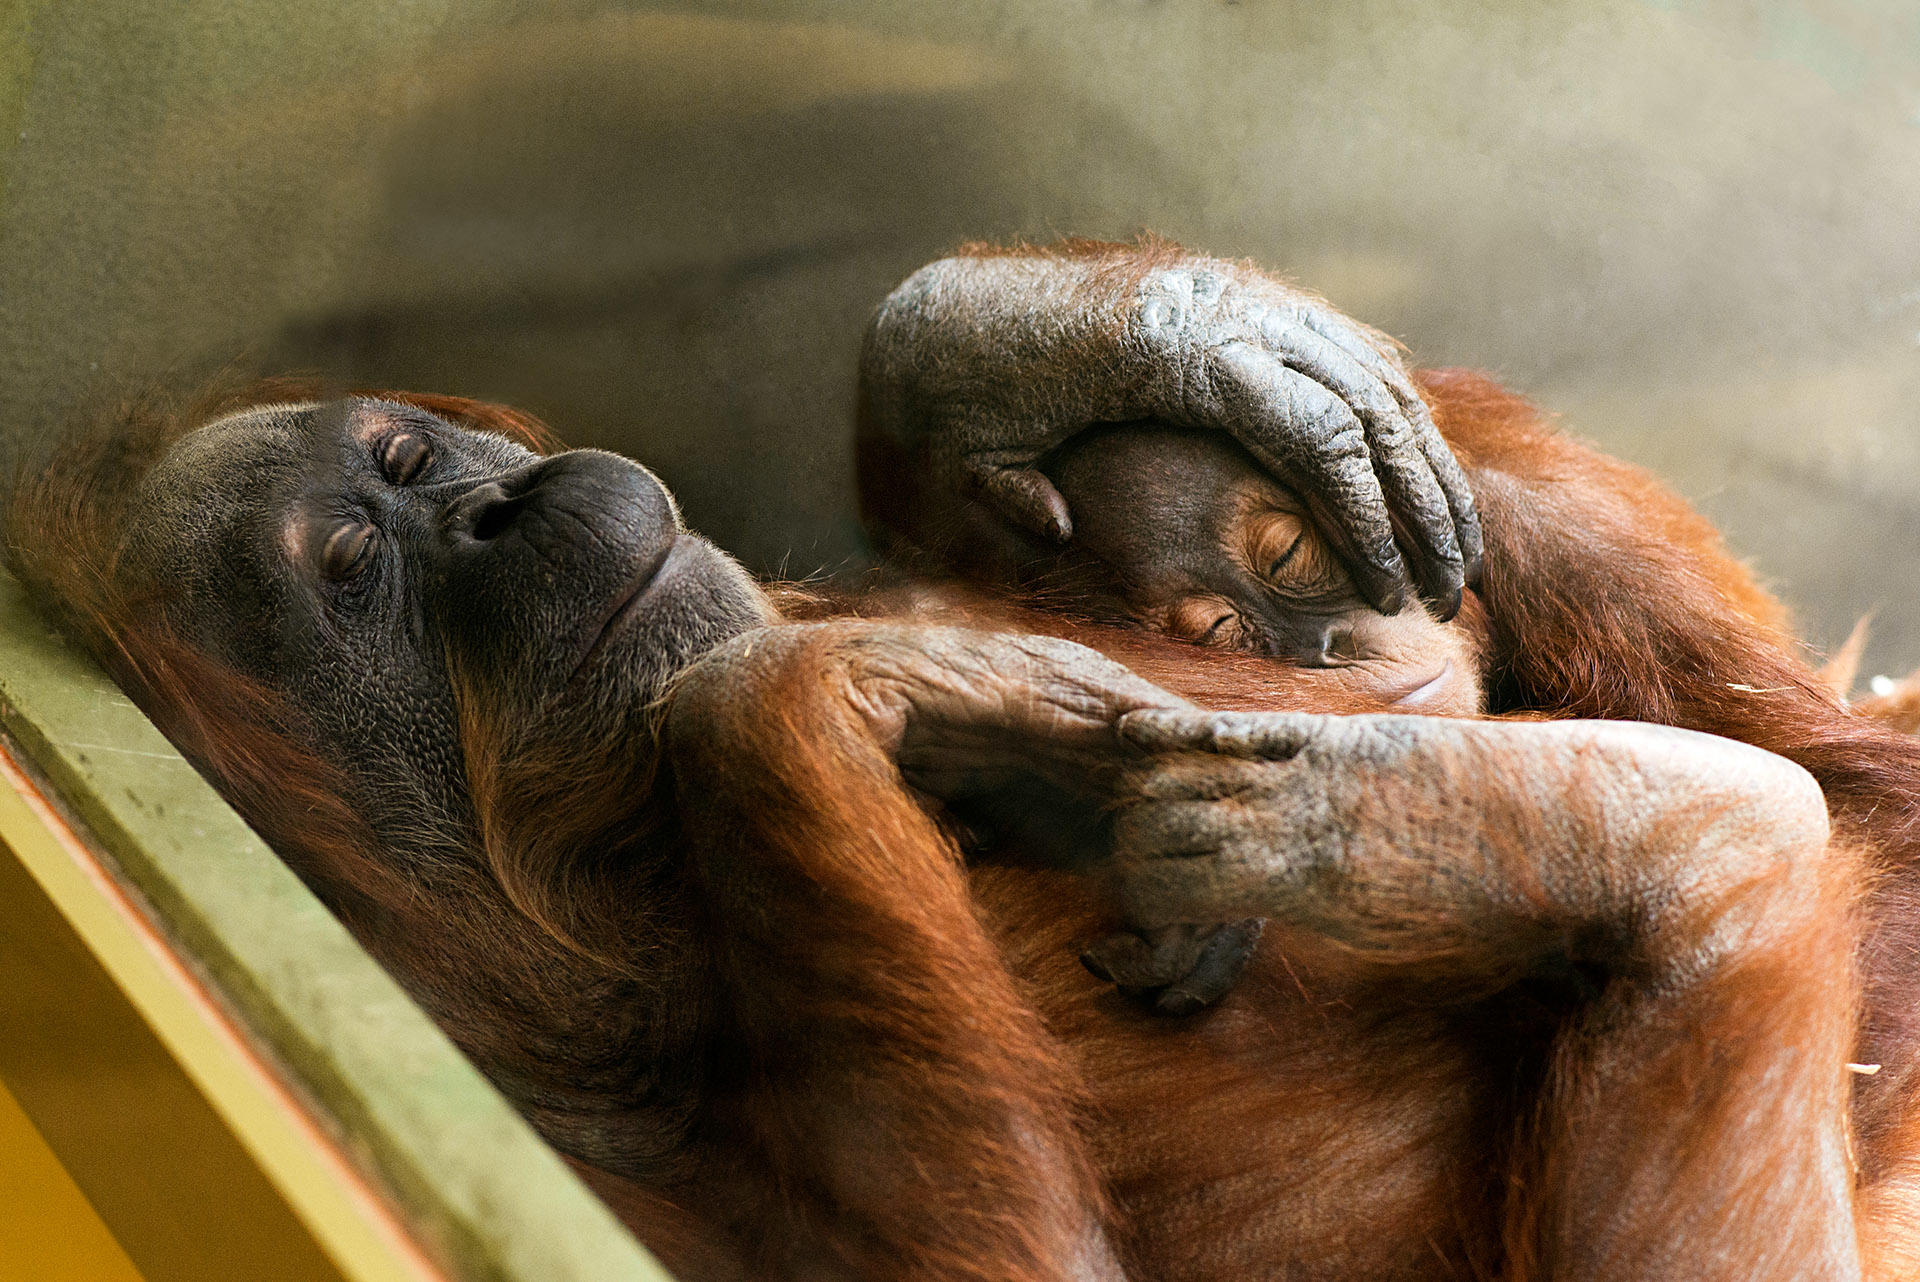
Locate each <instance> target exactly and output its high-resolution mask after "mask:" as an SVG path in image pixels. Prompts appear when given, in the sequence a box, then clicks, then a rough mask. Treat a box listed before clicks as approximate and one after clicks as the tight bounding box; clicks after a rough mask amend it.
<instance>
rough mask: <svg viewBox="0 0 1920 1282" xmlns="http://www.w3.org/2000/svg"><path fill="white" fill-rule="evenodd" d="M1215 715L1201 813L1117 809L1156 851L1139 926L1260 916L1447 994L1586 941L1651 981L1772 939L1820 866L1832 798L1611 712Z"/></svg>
mask: <svg viewBox="0 0 1920 1282" xmlns="http://www.w3.org/2000/svg"><path fill="white" fill-rule="evenodd" d="M1144 715H1147V716H1154V715H1155V714H1144ZM1165 719H1166V720H1169V721H1182V720H1184V721H1187V722H1192V721H1194V720H1196V719H1195V718H1192V717H1187V716H1185V715H1184V714H1173V715H1172V716H1170V717H1167V718H1165ZM1130 720H1134V721H1137V720H1139V718H1133V719H1130ZM1208 725H1209V727H1210V728H1209V731H1208V733H1209V734H1210V735H1212V736H1213V738H1212V739H1211V740H1210V742H1211V743H1213V744H1214V745H1215V755H1213V756H1200V757H1197V758H1196V759H1195V760H1194V761H1193V762H1192V763H1190V765H1189V766H1188V767H1187V769H1188V771H1189V773H1188V774H1187V775H1186V776H1184V777H1180V778H1178V779H1177V780H1176V781H1175V783H1174V784H1172V785H1171V786H1174V787H1177V788H1180V789H1184V790H1185V792H1184V793H1183V795H1188V796H1191V797H1193V798H1194V799H1195V801H1196V804H1194V805H1192V806H1191V807H1189V808H1182V807H1180V806H1177V805H1166V804H1159V805H1156V806H1154V807H1152V808H1143V809H1141V810H1139V811H1138V813H1136V812H1134V811H1133V810H1131V809H1128V808H1123V809H1122V811H1121V815H1120V820H1119V825H1118V832H1117V835H1116V842H1117V845H1118V848H1119V849H1120V850H1121V851H1122V852H1127V851H1149V852H1155V854H1154V857H1151V858H1146V859H1141V860H1138V861H1137V862H1135V864H1134V865H1133V866H1130V867H1126V868H1124V875H1123V877H1122V879H1121V885H1122V886H1123V888H1124V892H1125V894H1126V895H1127V897H1128V909H1129V914H1130V916H1131V917H1132V919H1133V920H1135V921H1136V922H1137V923H1139V924H1141V925H1144V926H1149V927H1154V926H1160V925H1164V924H1169V923H1172V922H1177V921H1219V920H1228V919H1232V918H1236V917H1243V916H1247V915H1250V914H1258V915H1263V916H1268V917H1271V918H1273V919H1274V920H1275V922H1276V924H1281V925H1284V926H1286V927H1288V928H1290V929H1292V930H1295V931H1298V932H1300V933H1301V934H1302V935H1303V936H1308V937H1313V938H1319V939H1323V940H1325V941H1327V942H1328V943H1330V944H1331V945H1332V946H1334V947H1336V948H1337V949H1339V950H1341V951H1342V952H1344V953H1345V954H1346V955H1347V956H1348V957H1350V958H1351V959H1352V960H1353V961H1354V962H1355V963H1357V964H1360V965H1363V966H1374V965H1379V966H1384V967H1387V968H1392V969H1406V968H1413V969H1418V970H1424V971H1427V972H1430V973H1431V974H1432V975H1433V976H1434V977H1435V978H1438V979H1441V980H1442V981H1443V982H1453V981H1454V980H1459V979H1468V980H1477V981H1480V982H1483V983H1485V984H1489V985H1492V986H1495V987H1497V986H1498V985H1500V984H1501V983H1504V982H1507V981H1509V980H1511V979H1512V978H1514V977H1515V976H1516V975H1517V974H1519V973H1524V972H1526V971H1527V970H1528V969H1530V968H1532V967H1534V966H1537V965H1539V964H1540V963H1541V962H1542V961H1544V960H1546V959H1547V958H1548V957H1549V956H1552V955H1556V954H1564V953H1567V952H1569V951H1570V950H1571V951H1579V950H1582V949H1584V950H1587V951H1589V952H1590V953H1591V954H1592V955H1591V956H1589V957H1586V958H1584V959H1578V960H1586V961H1590V962H1592V963H1594V964H1599V965H1605V966H1608V967H1610V968H1613V969H1615V970H1617V971H1619V972H1620V973H1626V972H1628V971H1635V972H1637V973H1638V974H1640V975H1641V977H1643V978H1649V979H1651V978H1652V977H1655V976H1656V975H1659V976H1668V975H1670V974H1671V973H1673V972H1677V971H1681V970H1688V969H1695V970H1697V969H1704V968H1706V967H1709V966H1710V965H1712V964H1713V959H1714V958H1715V957H1716V956H1718V955H1720V954H1721V953H1724V952H1725V951H1727V950H1728V949H1729V948H1731V947H1734V946H1735V945H1736V944H1737V945H1738V946H1740V947H1751V946H1755V945H1756V944H1758V943H1760V942H1763V940H1764V938H1765V937H1766V936H1767V935H1768V934H1769V933H1770V932H1773V931H1774V930H1775V929H1776V926H1777V924H1778V923H1780V922H1786V921H1791V920H1793V919H1795V917H1796V915H1797V913H1798V912H1799V904H1800V901H1801V900H1803V899H1805V898H1806V897H1807V896H1806V892H1807V888H1808V886H1810V885H1812V884H1814V883H1815V882H1817V881H1818V880H1819V879H1820V878H1821V877H1822V876H1824V873H1823V871H1822V869H1823V866H1824V865H1823V863H1822V859H1823V852H1824V851H1825V848H1826V843H1827V826H1826V808H1825V803H1824V800H1823V798H1822V797H1821V795H1820V792H1819V789H1818V788H1817V787H1816V786H1815V785H1814V783H1813V781H1812V780H1811V779H1810V778H1808V777H1807V775H1806V773H1805V772H1804V771H1801V770H1799V769H1798V768H1796V767H1795V766H1793V765H1791V764H1790V763H1788V762H1786V761H1784V760H1781V759H1780V758H1778V757H1775V756H1772V755H1770V754H1766V753H1762V752H1759V751H1756V750H1755V749H1752V748H1749V747H1746V746H1744V745H1739V744H1734V743H1731V742H1728V741H1726V740H1721V739H1715V738H1711V737H1708V736H1704V735H1696V734H1689V733H1684V732H1680V731H1675V730H1671V729H1666V728H1662V727H1654V726H1643V725H1625V724H1618V723H1606V722H1544V723H1542V722H1485V721H1460V720H1454V719H1450V718H1422V717H1395V716H1363V717H1345V718H1341V717H1332V718H1312V717H1281V718H1275V717H1273V716H1271V715H1266V714H1218V715H1216V716H1214V717H1213V718H1212V719H1211V721H1210V722H1209V723H1208ZM1276 735H1277V736H1279V737H1277V738H1276V737H1275V736H1276ZM1195 746H1201V745H1200V744H1196V745H1195ZM1242 754H1250V755H1251V756H1252V757H1254V758H1255V759H1256V760H1258V761H1260V764H1259V765H1258V766H1256V767H1253V768H1251V769H1249V768H1248V766H1246V765H1245V764H1244V763H1237V762H1235V761H1233V760H1232V758H1234V757H1236V756H1239V755H1242ZM1270 755H1272V756H1277V758H1278V759H1275V760H1270V761H1267V760H1261V759H1262V758H1265V757H1267V756H1270ZM1221 756H1224V757H1227V758H1228V759H1229V760H1228V761H1226V762H1224V763H1223V762H1221V761H1220V760H1219V758H1220V757H1221ZM1160 786H1161V787H1163V788H1164V787H1166V786H1169V785H1167V784H1162V785H1160ZM1217 796H1225V797H1230V798H1232V800H1233V802H1234V804H1233V805H1231V806H1219V805H1212V804H1209V799H1211V798H1213V797H1217ZM1156 799H1157V800H1158V799H1159V798H1156ZM1183 851H1192V852H1193V853H1192V854H1191V855H1188V856H1186V857H1166V855H1167V853H1168V852H1171V853H1173V854H1176V855H1177V854H1179V853H1180V852H1183Z"/></svg>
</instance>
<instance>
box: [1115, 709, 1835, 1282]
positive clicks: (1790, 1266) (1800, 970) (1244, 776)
mask: <svg viewBox="0 0 1920 1282" xmlns="http://www.w3.org/2000/svg"><path fill="white" fill-rule="evenodd" d="M1122 733H1123V734H1124V735H1125V736H1126V737H1127V738H1128V739H1129V740H1130V741H1132V742H1135V743H1137V744H1140V745H1141V746H1143V747H1146V748H1149V749H1151V750H1153V751H1155V752H1156V753H1162V754H1164V753H1169V752H1172V751H1175V750H1177V749H1180V748H1188V749H1194V750H1197V751H1198V752H1199V753H1201V754H1202V755H1197V756H1194V757H1192V758H1189V759H1186V760H1184V761H1177V762H1176V761H1171V760H1164V761H1162V763H1161V764H1159V765H1157V766H1156V767H1155V768H1154V770H1153V773H1152V775H1151V777H1150V778H1148V779H1147V780H1145V781H1144V782H1143V784H1142V795H1143V798H1144V804H1141V805H1139V806H1137V807H1135V806H1127V807H1124V808H1123V809H1122V811H1121V814H1120V817H1119V820H1118V823H1117V831H1116V835H1115V839H1116V846H1117V850H1118V852H1119V853H1118V855H1117V856H1116V858H1117V861H1118V862H1117V864H1116V868H1115V881H1116V886H1117V889H1118V893H1119V894H1120V896H1121V898H1122V901H1123V902H1124V904H1125V905H1126V907H1127V910H1128V913H1129V915H1130V917H1131V919H1132V920H1133V921H1134V922H1135V923H1136V924H1138V925H1139V926H1141V927H1144V928H1165V927H1168V926H1170V925H1172V924H1175V923H1179V922H1209V921H1216V920H1220V919H1222V918H1225V917H1232V916H1240V915H1244V914H1248V913H1259V914H1262V915H1266V916H1268V917H1270V918H1271V919H1272V925H1271V926H1270V927H1269V930H1270V931H1278V932H1279V933H1280V935H1281V939H1280V941H1279V943H1278V945H1277V946H1279V947H1283V948H1285V949H1286V950H1287V952H1288V955H1289V956H1290V957H1291V958H1293V960H1294V964H1295V965H1296V966H1303V967H1305V968H1306V969H1307V970H1308V971H1309V972H1311V971H1313V970H1315V969H1316V968H1320V969H1322V970H1323V971H1324V970H1331V971H1337V972H1345V973H1347V974H1349V975H1357V976H1362V977H1365V976H1372V977H1375V978H1378V979H1380V980H1385V981H1391V982H1392V983H1393V984H1395V985H1397V986H1399V987H1400V988H1402V989H1403V990H1405V989H1408V988H1409V987H1410V989H1411V991H1414V992H1426V993H1428V994H1430V1000H1434V1001H1440V1002H1448V1003H1452V1002H1461V1003H1468V1002H1473V1001H1477V1000H1478V999H1479V998H1480V997H1482V996H1485V995H1489V994H1493V993H1496V992H1499V991H1500V990H1502V989H1505V988H1508V987H1510V986H1511V985H1513V984H1514V983H1516V982H1517V981H1520V980H1522V979H1524V978H1527V977H1529V976H1530V975H1537V974H1543V973H1560V972H1564V971H1566V970H1569V969H1572V968H1578V969H1580V970H1582V971H1584V972H1585V973H1586V974H1587V975H1588V976H1589V977H1590V978H1589V981H1588V982H1589V983H1590V984H1592V985H1593V986H1594V988H1595V992H1594V995H1592V996H1590V997H1588V998H1586V999H1584V1000H1582V1001H1579V1002H1577V1003H1575V1004H1574V1005H1573V1006H1572V1007H1571V1008H1570V1011H1569V1014H1568V1015H1567V1017H1566V1022H1565V1024H1564V1025H1563V1027H1562V1028H1561V1030H1560V1031H1559V1033H1558V1035H1557V1036H1556V1038H1555V1041H1554V1044H1553V1049H1552V1056H1551V1062H1550V1068H1549V1070H1548V1072H1547V1075H1546V1078H1545V1080H1544V1082H1543V1084H1542V1086H1541V1088H1540V1089H1541V1093H1540V1097H1539V1099H1538V1101H1537V1103H1536V1105H1535V1107H1534V1118H1535V1120H1534V1123H1533V1127H1532V1133H1531V1134H1530V1135H1529V1136H1528V1137H1527V1139H1526V1141H1525V1142H1524V1143H1523V1144H1522V1146H1521V1150H1520V1165H1519V1166H1518V1167H1517V1168H1516V1170H1515V1172H1514V1174H1513V1177H1512V1178H1513V1179H1514V1181H1515V1187H1516V1190H1517V1192H1516V1194H1515V1201H1514V1203H1513V1205H1511V1206H1510V1207H1509V1226H1510V1227H1509V1232H1508V1240H1509V1242H1510V1244H1511V1245H1512V1246H1513V1248H1514V1249H1516V1250H1520V1251H1524V1252H1526V1253H1527V1255H1528V1256H1530V1257H1531V1258H1533V1259H1534V1260H1536V1261H1537V1262H1538V1265H1539V1268H1540V1274H1539V1275H1540V1276H1544V1277H1554V1278H1562V1279H1589V1278H1591V1279H1601V1278H1607V1279H1648V1280H1649V1282H1651V1280H1652V1279H1664V1278H1673V1277H1680V1276H1685V1277H1690V1278H1712V1279H1727V1280H1728V1282H1732V1279H1737V1278H1753V1277H1762V1276H1764V1277H1796V1278H1801V1277H1805V1278H1851V1277H1857V1276H1858V1273H1859V1261H1858V1258H1857V1251H1858V1248H1857V1246H1856V1243H1855V1239H1854V1221H1853V1211H1852V1187H1853V1176H1854V1173H1853V1170H1852V1166H1851V1162H1850V1160H1849V1153H1848V1145H1847V1135H1846V1130H1847V1128H1846V1114H1847V1101H1848V1089H1849V1084H1850V1077H1849V1074H1848V1072H1847V1071H1846V1067H1847V1066H1846V1061H1847V1060H1848V1058H1849V1057H1850V1053H1851V1048H1852V1045H1853V1030H1854V1009H1855V1007H1854V987H1853V973H1852V962H1853V950H1854V946H1855V943H1856V940H1857V933H1856V932H1857V927H1856V923H1855V921H1854V918H1853V915H1852V908H1853V904H1852V893H1853V889H1854V888H1855V887H1856V886H1857V885H1858V884H1859V877H1860V869H1859V866H1858V864H1857V863H1856V862H1855V861H1854V860H1853V859H1852V858H1851V857H1850V852H1848V851H1846V850H1844V849H1831V848H1829V845H1828V834H1827V824H1826V810H1825V804H1824V801H1823V798H1822V797H1821V794H1820V792H1819V789H1818V788H1817V787H1815V785H1814V783H1813V781H1812V780H1811V779H1810V778H1809V777H1808V776H1807V775H1806V774H1805V773H1804V772H1802V771H1801V770H1799V769H1797V768H1796V767H1794V766H1792V765H1791V764H1789V763H1788V762H1786V761H1784V760H1782V759H1780V758H1778V757H1773V756H1770V755H1768V754H1765V753H1762V752H1759V751H1757V750H1755V749H1752V748H1748V747H1745V746H1743V745H1739V744H1734V743H1731V742H1728V741H1725V740H1719V739H1713V738H1710V737H1707V736H1704V735H1697V734H1691V733H1688V732H1684V731H1676V730H1671V729H1666V728H1662V727H1652V726H1642V725H1628V724H1620V723H1600V722H1556V723H1490V722H1468V721H1455V720H1446V719H1435V718H1415V717H1388V716H1362V717H1345V718H1338V717H1310V716H1291V715H1273V714H1209V713H1195V712H1190V711H1181V710H1174V711H1148V712H1140V713H1134V714H1131V715H1130V716H1128V717H1127V718H1125V719H1124V720H1123V723H1122ZM1183 800H1184V802H1185V805H1184V806H1182V805H1181V804H1179V803H1180V802H1181V801H1183ZM1144 957H1145V953H1144V952H1143V951H1142V950H1137V949H1136V950H1134V951H1132V952H1131V953H1130V952H1129V951H1128V950H1127V949H1126V948H1124V947H1116V946H1114V945H1113V944H1111V943H1110V944H1109V945H1108V953H1107V956H1106V964H1107V966H1108V968H1109V969H1110V970H1112V971H1113V972H1115V977H1116V978H1118V979H1121V980H1122V981H1123V982H1133V983H1152V982H1154V981H1155V980H1157V979H1158V978H1159V976H1157V975H1154V974H1151V973H1129V965H1130V963H1134V962H1137V961H1140V960H1143V959H1144Z"/></svg>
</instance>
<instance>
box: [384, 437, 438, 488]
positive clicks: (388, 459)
mask: <svg viewBox="0 0 1920 1282" xmlns="http://www.w3.org/2000/svg"><path fill="white" fill-rule="evenodd" d="M379 459H380V474H381V475H382V476H384V477H386V478H387V484H389V485H409V484H411V483H412V482H413V481H415V480H416V479H418V478H419V476H420V474H421V473H422V472H424V471H426V469H427V464H429V463H431V462H432V461H433V442H432V441H429V440H428V439H427V438H426V437H425V436H423V435H421V434H420V433H419V432H395V433H394V434H393V435H392V436H389V437H387V439H386V440H384V441H382V442H381V443H380V447H379Z"/></svg>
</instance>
